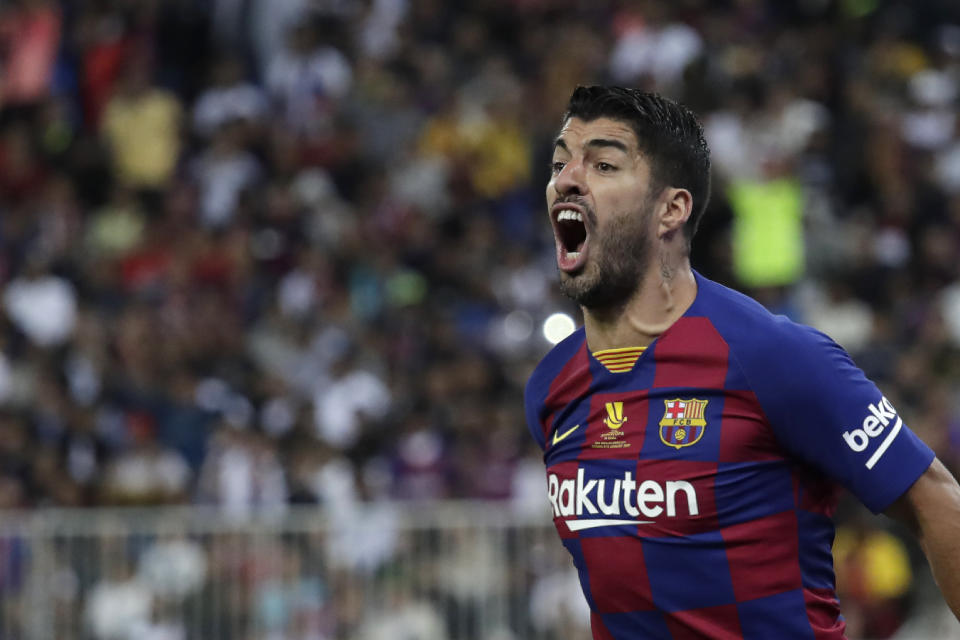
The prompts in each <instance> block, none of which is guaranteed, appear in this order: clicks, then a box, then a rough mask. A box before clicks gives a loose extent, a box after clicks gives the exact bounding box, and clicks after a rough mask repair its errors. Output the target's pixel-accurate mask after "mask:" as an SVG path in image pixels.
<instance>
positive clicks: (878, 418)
mask: <svg viewBox="0 0 960 640" xmlns="http://www.w3.org/2000/svg"><path fill="white" fill-rule="evenodd" d="M770 336H771V337H770V338H767V340H768V341H769V344H766V345H764V346H765V348H763V349H756V354H757V355H755V356H754V360H753V362H752V363H748V369H747V371H746V373H747V375H748V378H749V380H750V383H751V386H752V387H753V388H754V389H755V391H756V394H757V399H758V400H759V401H760V404H761V406H762V407H763V409H764V412H765V413H766V415H767V418H768V420H769V422H770V425H771V428H772V429H773V431H774V434H775V435H776V437H777V440H778V441H779V442H780V444H781V445H782V446H783V447H784V448H785V449H786V450H787V451H789V452H790V454H791V455H793V456H795V457H796V458H798V459H800V460H802V461H804V462H806V463H808V464H810V465H812V466H814V467H815V468H817V469H819V470H820V471H821V472H822V473H823V474H824V475H826V476H828V477H830V478H832V479H833V480H835V481H836V482H838V483H840V484H841V485H843V486H844V487H846V488H847V489H849V490H850V491H851V492H852V493H853V494H854V495H856V496H857V497H858V498H859V499H860V500H861V501H862V502H863V503H864V504H865V505H866V506H867V507H868V508H869V509H870V510H871V511H873V512H875V513H877V512H880V511H882V510H884V509H886V508H887V507H888V506H889V505H890V504H891V503H892V502H893V501H894V500H896V499H897V498H898V497H900V496H901V495H903V493H904V492H906V491H907V489H908V488H909V487H910V486H911V485H912V484H913V483H914V482H915V481H916V480H917V478H918V477H919V476H920V475H921V474H922V473H923V472H924V471H925V470H926V469H927V468H928V467H929V466H930V462H931V461H932V460H933V452H932V451H931V450H930V449H929V447H927V446H926V445H925V444H924V443H923V442H922V441H920V439H919V438H917V436H916V435H915V434H914V433H913V432H912V431H910V429H909V428H908V427H907V425H906V424H905V423H904V422H903V420H902V418H901V417H900V415H899V414H898V413H897V411H896V409H895V408H894V406H893V405H892V404H891V403H890V401H889V400H888V399H886V398H885V397H884V396H883V394H882V393H881V392H880V390H879V389H877V387H876V385H874V384H873V382H871V381H870V380H868V379H867V377H866V376H865V375H864V374H863V372H862V371H861V370H860V369H859V368H858V367H857V366H856V365H855V364H854V363H853V361H852V360H851V359H850V356H849V355H848V354H847V353H846V351H844V350H843V349H842V348H841V347H840V346H839V345H837V344H836V343H835V342H833V341H832V340H830V338H828V337H827V336H825V335H823V334H821V333H819V332H817V331H814V330H813V329H810V328H809V327H804V326H801V325H796V324H794V323H792V322H789V321H788V320H786V319H780V320H778V321H777V322H775V326H774V327H772V331H771V333H770Z"/></svg>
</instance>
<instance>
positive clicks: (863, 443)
mask: <svg viewBox="0 0 960 640" xmlns="http://www.w3.org/2000/svg"><path fill="white" fill-rule="evenodd" d="M867 412H868V414H867V416H866V417H865V418H864V419H863V422H862V423H861V425H860V428H859V429H851V430H850V431H844V432H843V439H844V440H845V441H846V442H847V446H848V447H850V448H851V449H853V450H854V451H856V452H857V453H860V452H861V451H865V450H866V449H867V447H869V446H870V443H871V442H873V440H874V438H879V437H880V436H881V435H882V434H883V432H884V431H886V429H887V427H888V426H890V423H891V422H893V423H894V424H893V427H891V428H890V431H889V433H887V436H886V437H885V438H884V439H883V442H881V443H880V446H879V447H877V449H876V451H874V452H873V455H871V456H870V459H869V460H867V462H866V463H865V465H866V467H867V469H873V466H874V465H875V464H877V461H878V460H880V458H881V456H883V454H884V453H885V452H886V450H887V449H888V448H889V447H890V444H891V443H892V442H893V439H894V438H896V437H897V434H898V433H900V429H901V427H903V420H902V419H901V418H900V416H899V415H897V410H896V409H894V408H893V405H892V404H890V401H889V400H887V398H886V397H885V396H884V397H881V398H880V402H878V403H876V404H868V405H867ZM894 418H896V422H894Z"/></svg>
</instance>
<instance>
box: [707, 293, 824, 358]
mask: <svg viewBox="0 0 960 640" xmlns="http://www.w3.org/2000/svg"><path fill="white" fill-rule="evenodd" d="M697 284H698V286H699V287H700V295H699V296H698V299H697V301H696V303H695V304H697V305H698V307H699V308H698V309H696V311H697V314H696V315H705V316H707V317H708V318H709V319H710V323H711V324H712V325H713V326H714V327H715V328H716V330H717V332H718V333H719V334H720V336H721V337H722V338H723V340H724V341H725V342H726V343H727V345H728V346H729V348H730V351H731V354H732V355H733V357H734V359H735V360H736V361H737V362H738V364H739V365H740V366H741V367H744V368H746V369H754V368H756V367H757V366H762V367H764V368H767V367H769V366H770V365H777V364H782V363H790V362H793V363H797V362H798V361H810V360H811V358H812V359H813V361H814V362H815V361H816V359H817V358H818V357H819V356H821V355H826V354H829V353H830V352H832V351H835V350H837V351H841V352H842V351H843V350H842V349H841V348H840V347H839V346H838V345H837V344H836V343H835V342H834V341H833V340H831V339H830V338H829V337H828V336H826V335H825V334H823V333H821V332H819V331H817V330H816V329H814V328H812V327H809V326H807V325H804V324H801V323H799V322H795V321H793V320H791V319H790V318H788V317H786V316H783V315H776V314H773V313H771V312H770V311H769V310H767V309H766V308H765V307H764V306H763V305H761V304H760V303H759V302H757V301H756V300H754V299H753V298H750V297H749V296H747V295H745V294H743V293H740V292H739V291H734V290H733V289H730V288H728V287H725V286H723V285H721V284H718V283H716V282H713V281H711V280H708V279H706V278H703V277H702V276H699V274H698V276H697Z"/></svg>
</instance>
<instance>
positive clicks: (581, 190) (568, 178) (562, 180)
mask: <svg viewBox="0 0 960 640" xmlns="http://www.w3.org/2000/svg"><path fill="white" fill-rule="evenodd" d="M553 188H554V189H556V190H557V195H559V196H573V195H577V196H582V195H585V194H586V193H587V182H586V171H585V170H584V166H583V162H582V161H581V160H570V161H569V162H567V163H566V164H565V165H563V169H561V170H560V173H558V174H557V176H556V177H555V178H554V179H553Z"/></svg>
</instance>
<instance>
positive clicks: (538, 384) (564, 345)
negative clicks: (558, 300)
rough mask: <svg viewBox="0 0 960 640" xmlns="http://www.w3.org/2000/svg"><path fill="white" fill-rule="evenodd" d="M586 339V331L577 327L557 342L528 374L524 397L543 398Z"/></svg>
mask: <svg viewBox="0 0 960 640" xmlns="http://www.w3.org/2000/svg"><path fill="white" fill-rule="evenodd" d="M585 341H586V332H585V331H584V329H583V327H579V328H578V329H577V330H576V331H574V332H573V333H571V334H570V335H569V336H567V337H566V338H565V339H563V340H561V341H560V342H558V343H557V344H556V345H555V346H554V347H553V348H552V349H550V351H548V352H547V355H545V356H544V357H543V359H542V360H540V363H539V364H538V365H537V366H536V368H535V369H534V370H533V373H531V374H530V378H529V379H528V380H527V386H526V393H525V395H526V397H527V399H528V400H530V399H533V398H543V397H545V396H546V395H547V392H548V391H549V388H550V385H551V384H552V382H553V381H554V379H556V377H557V376H558V375H559V374H560V373H561V372H562V371H563V369H564V366H565V365H566V364H567V363H568V362H569V361H570V360H571V359H572V358H573V357H574V356H576V355H577V353H579V352H580V351H581V349H583V346H584V343H585Z"/></svg>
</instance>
